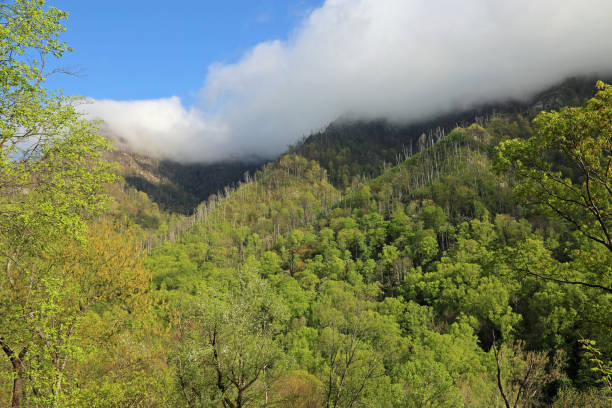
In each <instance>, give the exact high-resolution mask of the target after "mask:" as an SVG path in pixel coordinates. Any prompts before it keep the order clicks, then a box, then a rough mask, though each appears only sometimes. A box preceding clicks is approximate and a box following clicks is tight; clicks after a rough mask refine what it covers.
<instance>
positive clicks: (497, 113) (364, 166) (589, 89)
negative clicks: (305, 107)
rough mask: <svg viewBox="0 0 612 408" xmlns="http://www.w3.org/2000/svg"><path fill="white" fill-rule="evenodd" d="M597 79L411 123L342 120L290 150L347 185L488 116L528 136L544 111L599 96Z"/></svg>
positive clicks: (577, 79) (575, 80)
mask: <svg viewBox="0 0 612 408" xmlns="http://www.w3.org/2000/svg"><path fill="white" fill-rule="evenodd" d="M597 79H599V78H595V77H586V76H582V77H575V78H569V79H567V80H565V81H563V82H562V83H560V84H557V85H555V86H553V87H551V88H549V89H546V90H543V91H540V92H537V93H536V94H535V95H534V96H532V97H531V98H529V99H528V100H527V101H508V102H504V103H491V104H487V105H482V106H478V107H475V108H472V109H470V110H467V111H462V112H454V113H450V114H447V115H442V116H438V117H435V118H430V119H426V120H423V121H421V122H418V123H412V124H407V125H403V124H396V123H391V122H389V121H387V120H384V119H380V120H372V121H345V120H338V121H336V122H334V123H332V124H330V125H329V126H327V128H326V129H325V130H323V131H322V132H318V133H314V134H312V135H310V136H308V137H307V138H305V139H303V140H301V141H299V142H298V143H296V144H295V145H294V146H293V147H291V149H290V152H291V153H295V154H299V155H301V156H304V157H306V158H309V159H312V160H316V161H318V162H319V163H320V164H321V165H322V166H323V167H324V168H326V169H327V170H328V172H329V177H330V180H331V182H332V183H333V184H334V185H336V186H339V187H347V186H349V185H350V184H351V183H352V180H353V178H354V177H359V176H365V177H366V178H372V177H376V176H378V175H379V174H381V173H382V172H383V171H384V169H385V167H386V166H387V164H389V163H394V164H397V163H398V162H400V161H403V160H405V159H406V158H407V157H408V156H410V155H411V154H413V153H416V152H419V151H422V150H423V149H424V148H425V147H427V146H430V145H431V144H432V143H433V142H434V141H435V140H439V139H440V138H442V137H443V136H444V135H446V134H448V133H449V132H450V131H451V130H453V129H454V128H455V127H457V126H469V125H470V124H471V123H473V122H476V123H479V124H481V125H482V124H483V123H484V122H485V121H487V120H488V119H490V118H493V117H498V118H499V117H503V118H504V119H505V120H506V121H507V122H509V123H514V122H516V124H517V125H518V127H519V128H520V129H519V134H516V135H514V136H519V135H522V136H525V135H526V133H525V132H526V130H525V128H526V127H528V126H529V121H530V120H531V119H533V117H534V116H535V115H536V114H537V113H538V112H540V111H541V110H551V109H559V108H560V107H562V106H579V105H581V104H582V103H583V102H584V101H585V100H587V99H588V98H590V97H592V96H593V95H594V93H595V87H594V86H595V82H596V80H597Z"/></svg>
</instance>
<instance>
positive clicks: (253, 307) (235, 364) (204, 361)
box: [172, 268, 288, 408]
mask: <svg viewBox="0 0 612 408" xmlns="http://www.w3.org/2000/svg"><path fill="white" fill-rule="evenodd" d="M245 269H247V270H243V271H242V272H240V273H239V275H238V277H237V281H235V280H234V277H232V278H229V277H227V276H226V277H225V278H223V277H222V276H220V277H219V281H220V282H219V283H220V285H219V287H218V288H211V287H204V288H202V290H201V292H200V293H199V294H198V295H197V296H195V297H193V298H191V299H188V300H187V301H185V302H183V304H182V306H181V309H182V310H183V312H182V313H181V314H180V316H179V317H178V319H177V330H178V332H177V334H178V340H179V346H178V349H177V351H176V352H175V353H174V355H173V357H172V361H173V363H174V366H175V369H176V377H177V385H178V388H179V390H180V393H181V395H182V398H181V399H182V402H183V403H186V404H187V405H188V406H189V407H203V406H209V404H210V403H211V402H214V404H216V405H217V406H223V407H226V408H240V407H245V406H251V405H250V404H251V403H252V401H261V400H265V397H266V396H267V395H268V388H269V385H270V384H271V382H272V381H273V380H274V379H275V378H276V376H277V372H278V369H277V367H276V365H277V364H278V363H279V361H280V360H281V358H282V351H281V349H280V347H279V345H278V337H279V335H280V334H281V331H282V330H283V328H284V325H285V324H286V322H287V319H288V311H287V309H286V307H285V305H284V304H283V303H282V302H281V301H280V300H279V299H278V297H277V296H276V295H275V294H274V293H273V292H272V290H271V288H270V287H269V285H268V284H267V282H265V281H263V280H262V279H261V278H259V277H258V276H257V275H256V274H254V273H253V271H248V268H245ZM232 272H233V271H232Z"/></svg>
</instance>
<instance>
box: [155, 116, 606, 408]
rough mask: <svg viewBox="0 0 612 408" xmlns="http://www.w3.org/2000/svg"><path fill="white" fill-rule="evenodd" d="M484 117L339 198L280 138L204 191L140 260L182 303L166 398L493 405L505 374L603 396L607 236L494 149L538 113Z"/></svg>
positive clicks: (530, 396) (568, 395)
mask: <svg viewBox="0 0 612 408" xmlns="http://www.w3.org/2000/svg"><path fill="white" fill-rule="evenodd" d="M483 125H484V126H481V125H478V124H472V125H470V126H467V127H465V128H456V129H454V130H453V131H451V132H450V133H449V134H448V135H445V136H444V137H441V138H440V139H439V140H435V141H434V142H433V144H432V145H430V146H427V147H425V148H424V149H423V150H422V151H421V152H419V153H417V154H415V155H412V156H410V157H409V158H408V159H407V160H405V161H403V162H400V163H398V164H397V165H395V166H392V167H390V168H388V169H386V170H385V171H384V173H383V174H381V175H380V176H379V177H377V178H375V179H372V180H370V181H361V182H358V183H354V184H352V185H351V186H350V188H349V191H348V194H347V195H345V196H343V197H342V199H341V200H340V201H338V200H339V199H340V194H339V192H337V191H335V190H334V189H333V188H332V187H331V186H329V185H328V184H327V182H326V179H325V172H324V171H323V170H321V169H320V168H319V166H318V164H317V163H316V162H314V161H308V160H305V159H303V158H300V157H299V156H283V157H282V158H281V159H279V161H278V162H277V163H275V164H270V165H268V166H266V168H265V169H264V170H263V172H262V173H260V174H258V175H257V176H256V177H255V179H254V180H250V181H248V182H247V183H246V184H244V185H242V186H240V187H239V188H238V189H237V190H236V191H233V192H230V191H228V192H226V194H224V195H223V197H222V198H221V199H219V198H215V199H214V200H213V201H211V202H210V203H209V204H207V205H206V206H204V207H201V208H200V210H199V213H200V214H201V216H200V219H199V220H198V221H197V222H196V223H195V225H194V227H193V228H191V229H190V230H188V232H186V233H185V234H183V235H182V236H181V238H180V239H179V240H177V241H176V242H175V243H170V242H168V243H167V244H165V245H163V246H162V247H160V248H158V249H157V250H155V251H154V252H153V254H152V255H151V257H150V258H149V260H148V263H147V265H148V268H149V269H150V270H151V271H152V273H153V282H154V285H155V287H156V288H157V289H158V290H159V291H160V293H161V294H162V295H163V296H164V297H165V299H167V302H169V303H168V304H169V305H171V306H170V309H171V310H174V311H175V313H177V315H178V317H175V319H177V320H176V321H177V322H178V323H177V324H178V326H176V330H178V331H177V332H176V337H175V341H176V342H177V345H176V346H175V348H174V349H173V350H174V351H172V352H171V355H170V361H171V362H172V363H173V364H174V366H173V367H174V370H176V375H177V376H178V378H179V379H180V381H179V382H178V384H177V387H178V391H177V392H178V394H179V395H182V397H178V398H179V401H183V402H184V401H189V405H190V406H202V405H203V404H205V401H208V399H212V400H213V401H215V400H216V398H227V400H228V401H230V402H231V403H232V404H238V402H239V401H240V399H241V398H249V399H252V400H255V401H258V400H259V401H264V397H265V399H268V401H274V404H275V406H279V407H290V406H291V407H295V406H304V407H307V406H315V407H316V406H347V407H348V406H351V405H352V403H353V402H355V401H356V402H359V404H362V405H363V406H378V407H385V406H388V407H396V406H406V407H413V406H423V405H431V406H440V407H456V406H465V407H502V406H504V402H503V398H502V394H501V393H500V390H501V392H502V393H503V392H506V393H508V394H509V395H511V396H512V397H511V398H513V399H516V401H521V403H522V404H523V405H525V406H538V407H539V406H554V407H569V406H576V405H575V404H578V403H580V401H583V402H584V403H585V404H587V405H589V406H597V407H604V406H606V404H607V399H606V398H607V397H606V396H605V386H604V387H603V388H601V389H599V388H597V387H594V388H593V385H594V384H596V381H597V380H596V378H598V374H596V373H597V372H599V371H597V370H595V371H594V370H592V369H591V367H592V365H591V363H589V358H590V357H589V355H593V354H589V351H588V350H594V349H588V348H587V349H585V348H583V347H581V346H580V341H581V339H583V338H589V339H593V340H594V341H595V343H593V344H597V345H599V347H601V348H600V349H597V350H596V352H600V351H601V352H602V353H603V355H609V354H610V352H612V350H610V344H612V339H611V338H610V332H609V330H608V328H609V325H608V323H607V322H610V321H611V319H612V316H610V310H612V309H611V308H610V302H611V301H612V297H611V296H610V294H609V293H607V292H606V290H608V291H609V290H610V289H609V288H610V283H611V279H612V270H610V264H612V262H611V261H612V260H611V259H610V253H609V251H606V250H605V248H603V247H602V246H601V245H599V244H597V243H595V242H593V241H590V240H588V239H587V240H585V239H584V236H582V235H581V234H580V233H578V231H576V230H575V229H573V228H572V225H569V224H567V223H565V222H563V220H562V219H559V218H558V217H555V216H551V214H548V213H546V212H545V211H543V210H542V209H541V207H537V206H533V205H529V203H528V202H526V201H522V200H515V199H514V198H518V196H516V194H515V193H516V192H515V191H514V190H515V188H513V187H514V186H513V178H514V177H516V175H513V174H512V173H510V172H503V171H501V172H500V171H499V169H497V167H496V166H497V164H496V166H494V165H493V164H494V163H497V162H498V161H499V158H498V157H497V155H498V153H499V152H500V151H501V150H500V148H499V146H500V143H503V142H505V141H508V140H510V138H512V137H514V136H516V135H519V136H523V135H524V134H521V129H525V130H528V134H530V135H531V134H537V135H539V134H540V132H541V128H540V127H537V126H536V124H533V125H532V124H529V123H526V124H519V123H516V122H509V121H508V120H507V118H506V117H494V118H492V119H491V120H489V121H486V122H484V123H483ZM532 126H534V127H536V129H534V128H532ZM538 126H539V125H538ZM517 140H520V139H517ZM606 157H608V156H605V155H604V156H603V158H604V160H605V159H606ZM555 160H559V159H558V158H557V159H554V160H553V162H551V163H552V164H554V165H565V163H564V162H563V161H555ZM325 197H328V198H325ZM604 197H605V194H604ZM607 200H609V198H607ZM334 202H336V205H332V204H333V203H334ZM605 205H607V204H605ZM601 208H603V207H601ZM602 251H603V252H602ZM594 254H598V255H597V256H599V257H601V258H600V259H599V260H598V261H594V260H593V259H594V258H593V256H595V255H594ZM585 262H586V265H588V266H587V267H585ZM602 288H603V289H602ZM606 288H608V289H606ZM206 350H213V351H214V353H212V354H206ZM255 350H257V352H255ZM585 350H586V351H585ZM194 355H202V356H203V358H202V359H201V360H192V359H191V356H194ZM215 367H216V368H215ZM264 368H265V372H266V377H265V378H262V377H260V374H261V373H262V372H263V371H262V370H263V369H264ZM235 378H242V379H243V381H244V382H242V383H241V382H238V381H235V380H234V379H235ZM522 388H528V389H529V390H530V391H529V393H527V392H525V393H523V392H522V391H521V389H522ZM504 390H505V391H504ZM202 392H204V394H202ZM352 401H353V402H352Z"/></svg>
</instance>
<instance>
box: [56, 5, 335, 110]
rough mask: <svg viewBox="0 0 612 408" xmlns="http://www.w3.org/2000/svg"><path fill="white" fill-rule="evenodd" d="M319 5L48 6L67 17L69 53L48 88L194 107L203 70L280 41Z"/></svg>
mask: <svg viewBox="0 0 612 408" xmlns="http://www.w3.org/2000/svg"><path fill="white" fill-rule="evenodd" d="M322 3H323V1H322V0H283V1H279V0H175V1H172V2H171V1H167V0H123V1H120V0H105V1H88V0H49V1H48V4H49V5H51V6H54V7H57V8H59V9H61V10H65V11H68V12H69V13H70V17H69V19H68V20H67V22H66V24H65V25H66V27H67V29H68V30H67V32H66V33H64V35H63V36H62V38H63V39H64V40H65V41H66V42H67V43H68V44H69V45H70V46H71V47H73V48H74V52H73V53H69V54H68V55H66V56H65V57H64V58H63V59H62V60H61V64H60V65H61V66H62V67H71V68H77V67H78V68H80V69H82V72H81V74H80V75H79V76H78V77H73V76H65V75H56V76H55V77H53V78H52V79H51V80H50V81H49V84H48V85H49V86H50V87H52V88H63V89H64V91H65V93H66V94H67V95H74V94H78V95H84V96H89V97H93V98H96V99H107V98H108V99H116V100H132V99H154V98H160V97H168V96H172V95H176V96H179V97H180V98H181V100H182V101H183V103H184V104H186V105H191V104H193V102H194V100H195V97H196V93H197V91H198V90H199V89H200V88H201V87H202V86H203V83H204V79H205V76H206V72H207V69H208V66H209V65H210V64H211V63H214V62H220V63H224V64H227V63H233V62H235V61H237V60H238V59H239V58H240V57H241V56H242V55H243V54H244V53H245V52H246V51H248V50H249V49H250V48H251V47H253V46H254V45H256V44H257V43H260V42H262V41H269V40H275V39H281V40H282V39H286V38H288V36H290V35H291V33H292V31H293V30H294V28H295V27H296V26H297V25H299V23H300V22H301V21H302V19H303V18H304V17H305V16H307V15H308V13H309V12H310V11H311V10H312V9H313V8H316V7H319V6H320V5H321V4H322Z"/></svg>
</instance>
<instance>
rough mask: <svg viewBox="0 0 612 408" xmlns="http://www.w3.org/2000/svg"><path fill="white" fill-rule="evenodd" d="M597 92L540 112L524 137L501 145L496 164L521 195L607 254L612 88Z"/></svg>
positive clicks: (611, 243)
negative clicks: (558, 108)
mask: <svg viewBox="0 0 612 408" xmlns="http://www.w3.org/2000/svg"><path fill="white" fill-rule="evenodd" d="M597 88H598V89H599V90H600V91H599V92H598V93H597V94H596V95H595V97H594V98H592V99H591V100H589V101H588V102H587V103H586V104H585V106H584V107H578V108H564V109H562V110H561V111H559V112H555V111H553V112H542V113H540V114H539V115H538V116H537V117H536V119H535V120H534V125H535V134H534V135H533V136H532V137H530V138H529V139H526V140H522V139H512V140H508V141H505V142H503V143H501V144H500V146H499V147H498V156H497V161H496V166H497V169H498V170H501V171H509V172H510V174H511V175H512V176H513V177H514V179H515V190H516V191H517V192H518V193H519V195H520V196H522V197H525V198H527V199H528V200H529V201H530V202H533V203H535V204H538V205H539V206H540V207H542V208H544V209H546V210H548V211H549V212H552V213H553V214H554V215H555V216H558V217H560V218H562V219H563V220H565V221H567V222H568V223H570V224H571V225H572V226H573V227H575V229H576V230H578V231H580V233H582V234H584V235H585V236H586V237H588V238H589V239H591V240H593V241H595V242H598V243H600V244H602V245H604V246H605V247H606V248H607V249H608V250H609V251H612V128H611V127H610V123H612V86H610V85H606V84H604V83H603V82H601V81H600V82H598V83H597ZM553 159H554V160H553Z"/></svg>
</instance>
